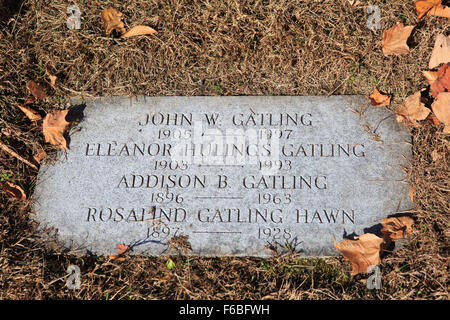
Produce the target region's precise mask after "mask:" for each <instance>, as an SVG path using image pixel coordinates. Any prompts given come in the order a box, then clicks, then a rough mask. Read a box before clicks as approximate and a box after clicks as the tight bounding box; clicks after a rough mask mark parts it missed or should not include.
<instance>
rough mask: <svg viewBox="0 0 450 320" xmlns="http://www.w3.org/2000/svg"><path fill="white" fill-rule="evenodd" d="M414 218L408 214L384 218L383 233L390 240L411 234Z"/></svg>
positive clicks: (382, 223)
mask: <svg viewBox="0 0 450 320" xmlns="http://www.w3.org/2000/svg"><path fill="white" fill-rule="evenodd" d="M413 224H414V219H413V218H411V217H408V216H400V217H391V218H385V219H383V222H381V225H382V226H383V227H382V228H381V233H382V234H383V236H384V238H385V239H386V240H388V241H395V240H399V239H403V238H405V237H406V236H409V235H411V234H412V232H413V228H412V225H413Z"/></svg>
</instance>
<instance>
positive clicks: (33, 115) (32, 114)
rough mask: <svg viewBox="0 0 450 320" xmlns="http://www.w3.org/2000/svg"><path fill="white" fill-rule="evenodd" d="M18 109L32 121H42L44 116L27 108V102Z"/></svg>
mask: <svg viewBox="0 0 450 320" xmlns="http://www.w3.org/2000/svg"><path fill="white" fill-rule="evenodd" d="M18 107H19V109H20V110H22V112H23V113H25V115H26V116H27V117H28V119H30V120H31V121H39V120H41V119H42V116H41V115H40V114H39V113H38V112H37V111H36V110H34V109H33V108H31V107H29V106H27V103H26V102H25V103H24V104H19V105H18Z"/></svg>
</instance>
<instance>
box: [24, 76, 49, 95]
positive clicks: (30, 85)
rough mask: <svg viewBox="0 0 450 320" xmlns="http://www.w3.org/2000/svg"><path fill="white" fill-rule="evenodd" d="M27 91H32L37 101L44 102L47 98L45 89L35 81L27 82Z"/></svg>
mask: <svg viewBox="0 0 450 320" xmlns="http://www.w3.org/2000/svg"><path fill="white" fill-rule="evenodd" d="M27 89H28V90H30V92H31V94H32V95H33V97H34V98H35V99H36V100H44V99H45V97H46V95H45V92H44V89H42V87H41V86H40V85H39V84H37V83H36V82H34V81H33V80H30V81H28V82H27Z"/></svg>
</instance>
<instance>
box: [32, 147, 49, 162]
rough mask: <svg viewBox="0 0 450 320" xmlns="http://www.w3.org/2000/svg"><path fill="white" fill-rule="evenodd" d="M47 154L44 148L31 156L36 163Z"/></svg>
mask: <svg viewBox="0 0 450 320" xmlns="http://www.w3.org/2000/svg"><path fill="white" fill-rule="evenodd" d="M46 156H47V152H45V151H44V150H42V151H40V152H39V153H38V154H35V155H34V156H33V159H34V161H36V163H41V161H42V160H43V159H44V158H45V157H46Z"/></svg>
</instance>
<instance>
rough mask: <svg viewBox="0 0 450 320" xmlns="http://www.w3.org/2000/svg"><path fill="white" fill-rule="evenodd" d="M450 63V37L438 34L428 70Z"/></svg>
mask: <svg viewBox="0 0 450 320" xmlns="http://www.w3.org/2000/svg"><path fill="white" fill-rule="evenodd" d="M448 62H450V35H449V36H448V37H446V36H444V35H443V34H438V35H437V36H436V41H435V42H434V47H433V51H432V52H431V57H430V61H429V63H428V68H429V69H434V68H436V67H438V66H439V65H440V64H441V63H448Z"/></svg>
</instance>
